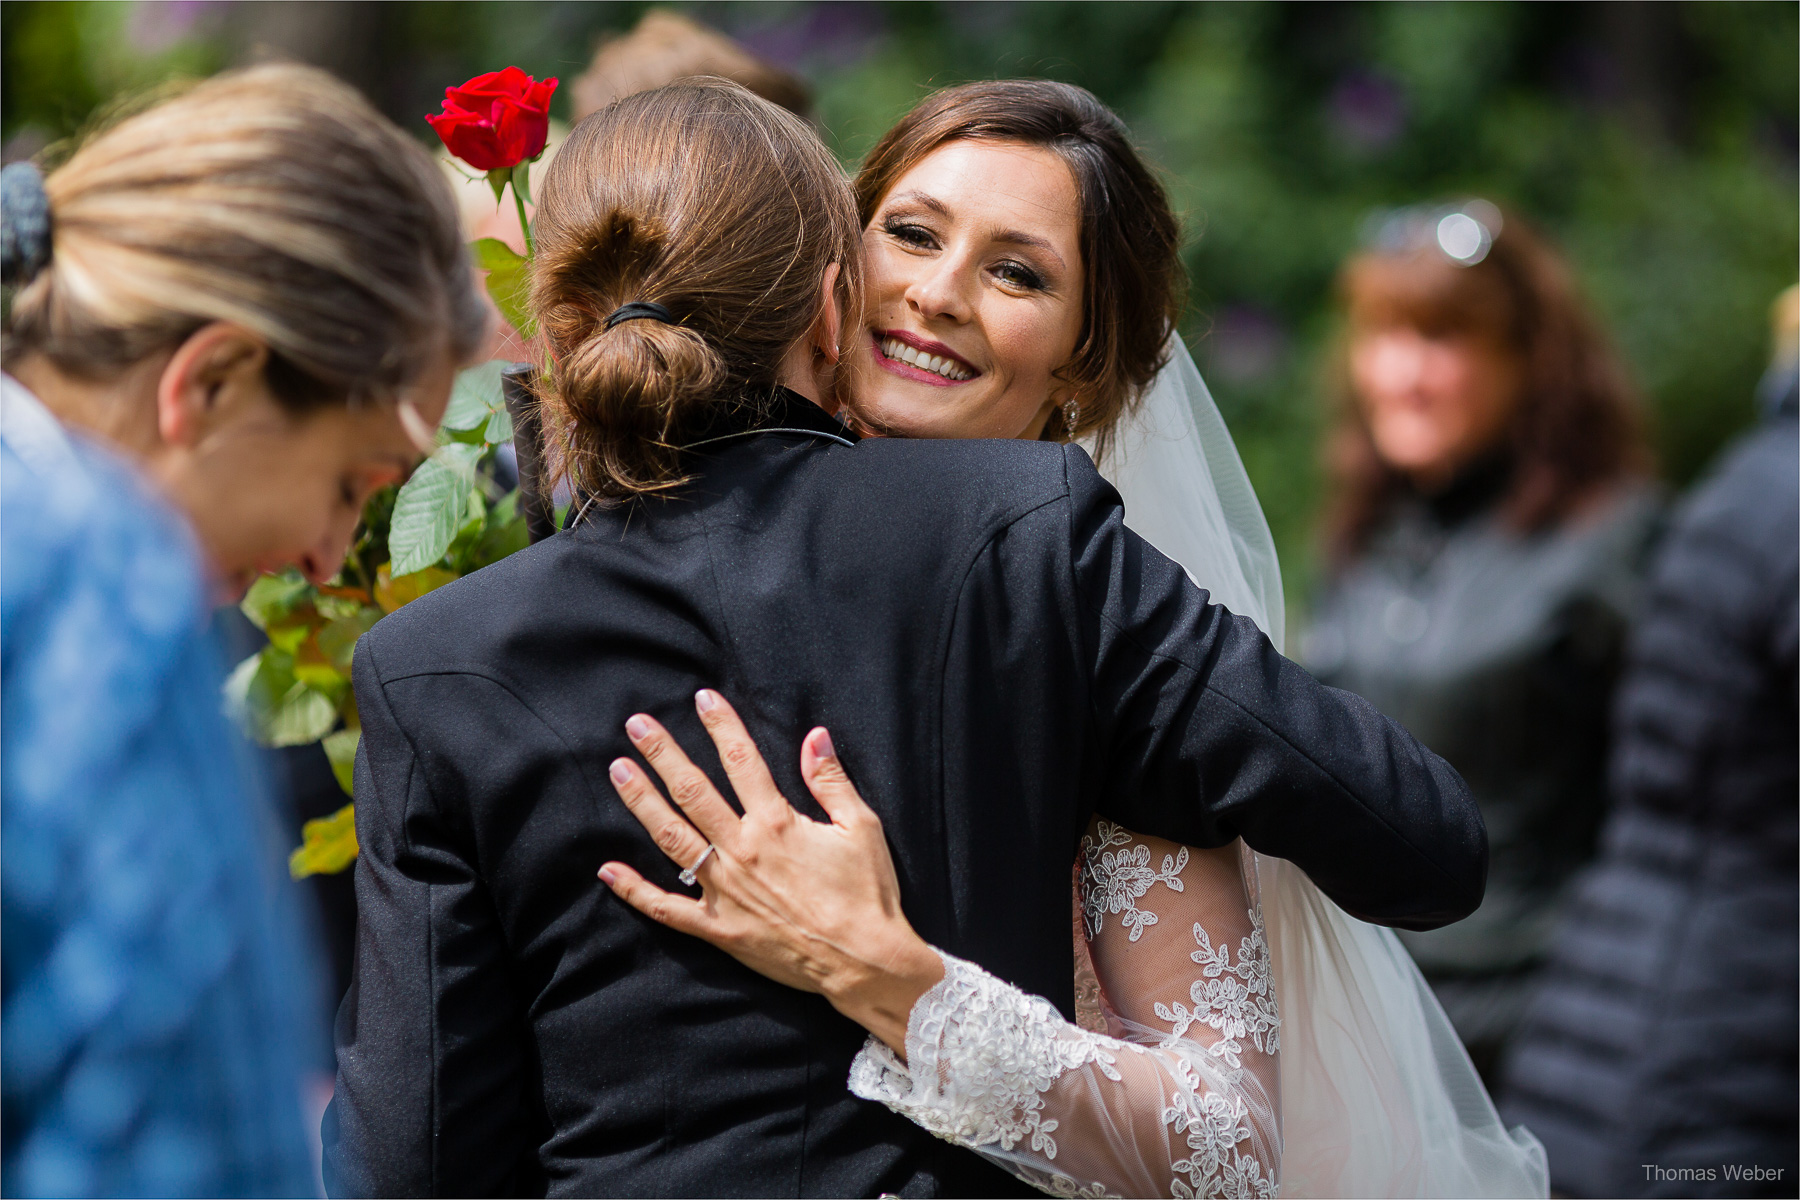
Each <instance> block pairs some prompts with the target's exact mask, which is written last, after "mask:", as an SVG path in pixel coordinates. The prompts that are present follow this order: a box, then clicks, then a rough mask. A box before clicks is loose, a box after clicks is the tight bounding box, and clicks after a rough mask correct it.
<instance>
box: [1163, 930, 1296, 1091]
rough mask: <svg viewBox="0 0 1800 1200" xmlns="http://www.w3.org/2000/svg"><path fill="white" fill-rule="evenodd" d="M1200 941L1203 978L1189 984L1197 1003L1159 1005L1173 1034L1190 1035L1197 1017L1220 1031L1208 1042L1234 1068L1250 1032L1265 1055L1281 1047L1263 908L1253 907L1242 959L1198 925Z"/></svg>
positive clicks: (1239, 1062) (1242, 940) (1242, 942)
mask: <svg viewBox="0 0 1800 1200" xmlns="http://www.w3.org/2000/svg"><path fill="white" fill-rule="evenodd" d="M1194 941H1195V942H1197V943H1198V944H1199V946H1200V948H1199V949H1198V950H1195V951H1194V952H1193V953H1192V954H1190V955H1189V956H1188V957H1189V958H1192V959H1193V960H1194V961H1195V962H1196V963H1199V964H1200V970H1201V978H1199V979H1196V980H1194V982H1193V983H1192V984H1191V985H1189V987H1188V998H1189V999H1190V1000H1192V1001H1193V1002H1194V1007H1193V1008H1191V1009H1190V1008H1188V1006H1187V1005H1185V1004H1182V1003H1181V1002H1180V1001H1177V1002H1176V1003H1175V1004H1173V1005H1164V1004H1161V1003H1158V1004H1157V1005H1156V1015H1157V1016H1159V1017H1161V1018H1162V1019H1163V1020H1165V1021H1167V1022H1169V1024H1170V1025H1171V1026H1172V1029H1171V1030H1170V1033H1169V1036H1170V1038H1179V1037H1182V1036H1184V1035H1186V1033H1187V1031H1188V1029H1189V1028H1190V1027H1192V1026H1193V1025H1194V1024H1195V1023H1196V1022H1197V1023H1199V1024H1202V1025H1206V1026H1209V1027H1211V1028H1213V1029H1216V1030H1218V1032H1219V1035H1220V1037H1219V1040H1218V1041H1217V1042H1215V1043H1214V1044H1213V1045H1211V1046H1209V1047H1207V1049H1208V1051H1209V1052H1210V1053H1211V1054H1212V1055H1213V1056H1214V1057H1216V1058H1219V1059H1222V1060H1224V1062H1225V1063H1226V1064H1227V1065H1228V1066H1230V1067H1231V1068H1232V1069H1233V1070H1234V1071H1235V1070H1241V1069H1242V1068H1243V1065H1244V1064H1243V1062H1242V1060H1240V1059H1239V1057H1238V1056H1239V1055H1240V1054H1242V1053H1243V1051H1244V1043H1243V1041H1242V1039H1243V1038H1246V1037H1248V1038H1249V1039H1250V1040H1251V1042H1252V1043H1253V1044H1254V1045H1255V1046H1256V1048H1257V1049H1258V1050H1260V1051H1262V1052H1263V1053H1264V1054H1274V1053H1276V1052H1277V1051H1279V1050H1280V1049H1281V1010H1280V1008H1279V1006H1278V1005H1277V1004H1276V1000H1275V990H1274V985H1273V982H1272V981H1271V979H1270V977H1269V943H1268V940H1267V939H1266V938H1265V937H1264V935H1263V920H1262V910H1261V909H1260V908H1252V909H1251V910H1250V933H1249V935H1248V936H1246V937H1243V938H1240V939H1239V940H1238V960H1237V963H1236V964H1235V965H1234V964H1233V963H1232V961H1231V948H1230V947H1229V946H1226V945H1224V944H1223V943H1221V944H1220V945H1219V947H1218V948H1217V949H1214V948H1213V944H1212V939H1211V938H1210V937H1208V936H1207V933H1206V928H1205V926H1203V925H1201V924H1199V923H1198V922H1196V923H1195V924H1194Z"/></svg>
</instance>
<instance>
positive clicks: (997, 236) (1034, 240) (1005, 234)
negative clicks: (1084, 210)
mask: <svg viewBox="0 0 1800 1200" xmlns="http://www.w3.org/2000/svg"><path fill="white" fill-rule="evenodd" d="M989 240H990V241H995V242H999V243H1000V244H1001V245H1004V246H1030V247H1031V248H1033V249H1034V250H1042V251H1043V252H1044V253H1045V254H1048V255H1049V256H1050V257H1051V258H1053V259H1055V260H1056V265H1057V266H1058V267H1061V268H1063V269H1064V270H1067V269H1068V265H1069V264H1067V263H1065V262H1064V261H1063V256H1062V255H1060V254H1058V253H1057V252H1056V247H1055V246H1052V245H1051V244H1050V243H1049V242H1048V241H1046V240H1045V239H1043V238H1041V237H1039V236H1037V234H1035V233H1025V232H1022V231H1021V230H1017V229H997V230H995V231H994V232H993V233H992V234H990V235H989Z"/></svg>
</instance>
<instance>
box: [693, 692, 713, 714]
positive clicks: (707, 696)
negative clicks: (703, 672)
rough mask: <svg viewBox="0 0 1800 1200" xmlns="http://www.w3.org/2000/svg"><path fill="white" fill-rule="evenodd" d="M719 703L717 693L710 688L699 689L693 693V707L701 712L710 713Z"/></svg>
mask: <svg viewBox="0 0 1800 1200" xmlns="http://www.w3.org/2000/svg"><path fill="white" fill-rule="evenodd" d="M718 703H719V693H717V692H715V691H713V690H712V689H711V688H701V689H700V690H699V691H697V692H695V693H694V707H695V708H697V709H699V710H700V711H701V712H711V711H712V710H713V709H714V708H715V707H717V705H718Z"/></svg>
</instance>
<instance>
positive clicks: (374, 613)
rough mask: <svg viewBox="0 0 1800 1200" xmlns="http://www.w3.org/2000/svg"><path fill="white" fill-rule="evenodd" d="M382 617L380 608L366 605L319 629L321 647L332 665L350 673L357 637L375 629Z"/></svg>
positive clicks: (345, 672)
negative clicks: (352, 613)
mask: <svg viewBox="0 0 1800 1200" xmlns="http://www.w3.org/2000/svg"><path fill="white" fill-rule="evenodd" d="M381 617H382V612H381V610H380V609H379V608H374V607H369V606H365V607H363V608H360V609H358V610H357V611H356V613H355V614H354V615H352V616H348V617H339V618H338V619H337V620H335V621H331V622H328V623H327V624H326V625H325V627H324V628H323V629H321V630H319V639H318V640H319V649H320V650H322V651H324V653H325V657H326V658H328V659H330V660H331V665H332V666H334V667H336V668H337V669H338V670H339V671H341V672H343V673H344V674H345V675H348V674H349V673H350V661H351V659H352V657H354V655H355V653H356V639H357V638H359V637H361V636H362V635H363V634H365V633H367V632H369V630H371V629H373V628H374V627H375V622H377V621H379V620H381Z"/></svg>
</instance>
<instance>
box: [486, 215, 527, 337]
mask: <svg viewBox="0 0 1800 1200" xmlns="http://www.w3.org/2000/svg"><path fill="white" fill-rule="evenodd" d="M469 247H470V249H472V250H473V251H474V252H475V265H476V266H478V267H480V268H481V269H482V270H484V271H486V272H487V273H488V276H487V290H488V295H490V296H492V297H493V298H494V305H495V307H497V308H498V309H499V310H500V315H501V316H503V317H505V318H506V323H507V324H509V325H511V326H512V327H513V328H514V329H516V330H518V331H519V335H520V336H521V337H527V338H528V337H531V336H532V335H533V334H535V333H536V332H537V323H536V322H535V321H533V320H532V319H531V260H530V259H529V258H526V257H525V256H524V255H522V254H520V253H519V252H518V251H517V250H514V249H513V248H512V247H511V246H508V245H507V244H506V243H505V242H503V241H501V240H500V239H499V238H477V239H475V240H474V241H473V242H470V243H469Z"/></svg>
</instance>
